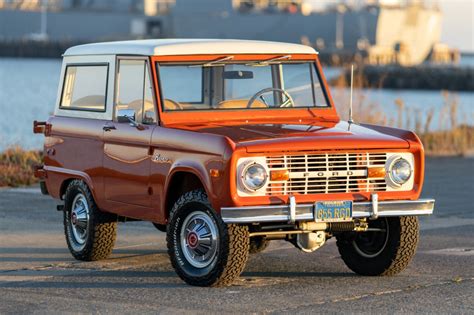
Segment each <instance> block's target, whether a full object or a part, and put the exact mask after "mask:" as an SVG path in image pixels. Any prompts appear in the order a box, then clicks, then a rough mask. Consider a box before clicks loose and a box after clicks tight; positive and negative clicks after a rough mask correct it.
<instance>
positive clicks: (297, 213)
mask: <svg viewBox="0 0 474 315" xmlns="http://www.w3.org/2000/svg"><path fill="white" fill-rule="evenodd" d="M434 204H435V201H434V199H419V200H397V201H378V196H377V194H374V195H372V201H370V202H354V203H353V205H352V217H353V218H372V219H376V218H378V217H399V216H419V215H430V214H432V213H433V208H434ZM314 209H315V204H314V203H311V204H296V202H295V197H293V196H291V197H290V204H288V205H276V206H251V207H223V208H221V216H222V220H223V221H224V222H225V223H228V224H231V223H263V222H289V223H294V222H296V221H314V218H315V216H314Z"/></svg>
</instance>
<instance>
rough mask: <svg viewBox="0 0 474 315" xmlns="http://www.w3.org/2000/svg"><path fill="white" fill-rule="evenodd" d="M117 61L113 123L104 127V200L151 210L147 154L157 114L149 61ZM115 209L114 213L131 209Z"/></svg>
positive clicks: (137, 59) (148, 157)
mask: <svg viewBox="0 0 474 315" xmlns="http://www.w3.org/2000/svg"><path fill="white" fill-rule="evenodd" d="M117 62H118V64H117V69H118V71H117V76H116V85H115V86H116V88H115V90H116V91H115V104H114V120H113V121H112V122H108V123H107V124H106V125H104V162H103V165H104V174H105V175H104V185H105V187H104V191H105V198H106V200H108V201H113V202H119V203H122V204H124V205H125V204H128V205H137V206H143V207H151V189H150V163H151V160H150V154H149V152H150V143H151V135H152V133H153V130H154V129H155V127H156V114H155V106H154V103H153V98H152V94H151V82H150V75H149V71H148V60H147V59H146V58H143V59H139V58H136V59H135V58H134V59H130V58H126V59H125V58H123V59H122V58H119V59H118V60H117ZM115 207H116V211H117V213H123V212H126V211H128V210H127V209H132V208H130V207H128V208H127V207H125V206H124V207H120V205H115ZM117 208H118V209H117ZM131 216H133V215H131Z"/></svg>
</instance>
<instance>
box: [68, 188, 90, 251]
mask: <svg viewBox="0 0 474 315" xmlns="http://www.w3.org/2000/svg"><path fill="white" fill-rule="evenodd" d="M70 227H71V232H72V233H70V234H71V238H72V239H71V241H72V242H71V243H72V245H73V247H74V249H75V250H77V251H80V250H82V249H83V248H84V246H85V244H86V240H87V234H88V228H89V205H88V204H87V199H86V197H85V196H84V195H83V194H81V193H79V194H77V195H76V196H75V197H74V200H73V202H72V207H71V213H70Z"/></svg>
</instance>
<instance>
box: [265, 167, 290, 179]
mask: <svg viewBox="0 0 474 315" xmlns="http://www.w3.org/2000/svg"><path fill="white" fill-rule="evenodd" d="M289 179H290V172H288V170H279V171H270V180H271V181H279V180H289Z"/></svg>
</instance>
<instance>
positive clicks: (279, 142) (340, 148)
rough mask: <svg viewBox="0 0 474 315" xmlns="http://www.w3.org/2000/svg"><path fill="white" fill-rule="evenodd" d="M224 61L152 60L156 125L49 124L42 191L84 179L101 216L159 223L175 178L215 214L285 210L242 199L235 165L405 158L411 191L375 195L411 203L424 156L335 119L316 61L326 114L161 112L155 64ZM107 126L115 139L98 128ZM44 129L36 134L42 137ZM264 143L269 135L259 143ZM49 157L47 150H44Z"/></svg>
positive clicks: (366, 195) (55, 191) (274, 199)
mask: <svg viewBox="0 0 474 315" xmlns="http://www.w3.org/2000/svg"><path fill="white" fill-rule="evenodd" d="M220 57H225V56H224V55H193V56H153V57H150V58H149V62H150V65H151V70H152V71H151V73H152V79H153V82H154V93H155V100H156V111H157V113H158V119H159V123H158V124H156V125H147V126H146V128H145V129H144V130H138V129H137V128H135V127H132V126H129V125H128V124H119V123H117V122H115V121H105V120H94V119H84V118H71V117H57V116H55V117H51V118H50V119H49V121H48V122H47V126H48V128H47V129H48V134H47V136H46V140H45V152H50V154H49V153H48V154H45V165H44V171H45V172H46V174H47V176H45V181H46V186H47V188H48V191H49V193H50V194H51V195H52V196H53V197H55V198H62V195H63V194H64V190H65V187H66V184H67V182H68V181H69V180H71V179H73V178H79V179H83V180H84V181H85V182H86V183H87V184H88V185H89V187H90V188H91V190H92V192H93V195H94V198H95V200H96V202H97V204H98V206H99V208H100V209H102V210H104V211H108V212H112V213H116V214H119V215H122V216H125V217H131V218H137V219H143V220H149V221H153V222H156V223H160V224H166V222H167V218H168V212H169V210H170V209H169V205H168V204H167V203H168V201H169V200H168V199H169V198H170V195H171V194H170V191H169V187H170V185H171V184H172V182H173V179H174V178H179V177H175V176H181V175H182V174H185V173H190V174H193V175H194V176H195V177H196V178H198V179H199V181H200V183H201V184H202V186H203V187H204V188H205V190H206V191H207V194H208V196H209V199H210V202H211V204H212V205H213V207H214V209H216V211H218V212H219V211H220V208H221V207H233V206H246V205H269V204H282V203H288V198H289V196H287V195H286V196H285V195H282V196H250V197H249V196H245V197H243V196H239V195H238V193H237V182H238V181H237V175H236V174H237V169H236V165H237V161H238V159H239V158H242V157H252V156H264V155H266V154H276V155H278V154H292V153H295V152H311V153H335V152H336V153H337V152H339V153H340V152H344V153H346V152H411V153H413V155H414V158H415V165H414V170H415V172H414V186H413V189H412V190H410V191H387V192H379V193H378V194H379V199H380V200H397V199H404V200H415V199H418V197H419V196H420V193H421V189H422V186H423V178H424V151H423V146H422V144H421V142H420V140H419V139H418V137H417V136H416V135H415V134H414V133H412V132H410V131H404V130H398V129H394V128H388V127H381V126H370V125H355V124H354V125H352V126H350V128H349V126H348V124H347V123H346V122H342V121H340V119H339V116H338V114H337V112H336V109H335V106H334V104H333V100H332V98H331V95H330V92H329V89H328V88H327V83H326V80H325V79H324V75H323V73H322V70H321V66H320V63H319V61H318V57H317V55H292V60H306V61H314V62H315V63H316V65H317V69H318V71H319V73H320V74H321V79H322V83H323V85H324V88H325V90H326V91H327V96H328V101H329V103H330V105H331V106H330V107H328V108H321V109H317V108H314V109H313V108H304V109H301V108H287V109H277V110H272V109H252V110H246V109H229V110H220V111H214V112H209V111H201V112H200V111H193V112H192V113H190V112H186V111H181V112H179V111H163V107H162V104H161V103H162V98H161V95H160V85H159V78H158V77H157V71H156V63H157V62H158V63H165V62H185V61H210V60H216V59H218V58H220ZM274 57H278V55H235V58H234V61H239V60H267V59H270V58H274ZM106 124H111V125H113V126H114V127H116V129H115V130H112V131H104V130H103V126H104V125H106ZM42 128H44V127H43V126H38V127H37V128H36V129H35V130H36V131H42V130H43V129H42ZM264 134H268V135H271V136H265V135H264ZM51 148H54V150H49V151H48V149H51ZM295 197H296V201H297V203H309V202H315V201H318V200H355V201H362V200H369V199H370V192H357V193H329V194H307V195H303V194H301V195H295Z"/></svg>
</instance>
